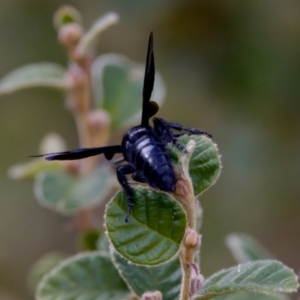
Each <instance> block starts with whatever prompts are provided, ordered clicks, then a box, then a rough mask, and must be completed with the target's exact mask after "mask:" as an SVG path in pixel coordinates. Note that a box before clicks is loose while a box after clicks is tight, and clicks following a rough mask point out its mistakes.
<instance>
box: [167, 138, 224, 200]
mask: <svg viewBox="0 0 300 300" xmlns="http://www.w3.org/2000/svg"><path fill="white" fill-rule="evenodd" d="M190 140H194V141H195V142H196V146H195V150H194V152H193V154H192V157H191V159H190V163H189V173H190V176H191V179H192V182H193V187H194V194H195V195H199V194H200V193H202V192H203V191H204V190H206V189H207V188H209V187H210V186H211V185H212V184H214V183H215V181H216V180H217V178H218V177H219V174H220V171H221V161H220V156H219V153H218V148H217V146H216V144H214V142H213V141H212V140H211V139H210V138H208V137H206V136H205V135H184V136H181V137H180V138H178V141H179V143H180V144H181V145H182V146H186V145H187V143H188V142H189V141H190ZM168 149H169V151H170V156H171V158H172V161H173V164H174V165H175V166H177V167H179V157H180V155H181V153H180V152H179V151H178V149H175V147H174V146H172V145H170V144H169V145H168Z"/></svg>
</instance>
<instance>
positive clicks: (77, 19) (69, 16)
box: [53, 5, 82, 30]
mask: <svg viewBox="0 0 300 300" xmlns="http://www.w3.org/2000/svg"><path fill="white" fill-rule="evenodd" d="M53 23H54V27H55V28H56V29H58V30H59V29H60V28H61V27H63V26H64V25H67V24H70V23H77V24H82V16H81V14H80V13H79V11H78V10H77V9H75V8H74V7H73V6H69V5H64V6H62V7H60V8H59V9H58V10H57V11H56V12H55V14H54V17H53Z"/></svg>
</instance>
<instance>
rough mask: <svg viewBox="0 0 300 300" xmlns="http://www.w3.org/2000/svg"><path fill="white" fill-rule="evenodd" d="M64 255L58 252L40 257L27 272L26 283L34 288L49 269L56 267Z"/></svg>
mask: <svg viewBox="0 0 300 300" xmlns="http://www.w3.org/2000/svg"><path fill="white" fill-rule="evenodd" d="M65 258H66V256H65V255H63V254H61V253H58V252H53V253H48V254H46V255H45V256H43V257H42V258H40V259H39V260H38V261H37V262H36V263H35V264H34V265H33V266H32V267H31V269H30V272H29V274H28V283H29V286H30V288H32V290H35V289H36V288H37V286H38V283H39V282H40V280H41V279H42V278H43V276H44V275H45V274H47V273H48V272H49V271H50V270H51V269H53V268H54V267H56V266H57V265H58V264H59V263H60V262H61V261H62V260H63V259H65Z"/></svg>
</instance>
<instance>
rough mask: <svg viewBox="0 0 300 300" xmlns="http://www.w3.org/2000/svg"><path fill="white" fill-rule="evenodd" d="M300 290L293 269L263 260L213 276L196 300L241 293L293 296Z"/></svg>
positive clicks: (240, 265)
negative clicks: (281, 293)
mask: <svg viewBox="0 0 300 300" xmlns="http://www.w3.org/2000/svg"><path fill="white" fill-rule="evenodd" d="M297 288H298V282H297V276H296V275H295V273H294V272H293V271H292V270H291V269H289V268H288V267H286V266H284V265H283V264H282V263H280V262H278V261H275V260H259V261H255V262H248V263H245V264H239V265H238V266H236V267H233V268H229V269H225V270H222V271H220V272H218V273H216V274H214V275H212V276H211V277H209V278H208V279H207V280H206V282H205V284H204V286H203V288H202V289H201V291H200V292H199V294H198V296H197V297H196V298H195V299H197V300H204V299H205V300H206V299H212V298H214V297H215V296H218V295H221V294H226V293H237V292H239V293H240V292H257V293H277V292H285V293H291V292H295V291H296V290H297Z"/></svg>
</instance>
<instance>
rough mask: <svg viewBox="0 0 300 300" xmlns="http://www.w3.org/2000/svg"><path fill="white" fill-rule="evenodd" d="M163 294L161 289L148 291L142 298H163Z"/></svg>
mask: <svg viewBox="0 0 300 300" xmlns="http://www.w3.org/2000/svg"><path fill="white" fill-rule="evenodd" d="M162 299H163V297H162V294H161V292H160V291H155V292H146V293H144V294H143V295H142V297H141V300H162Z"/></svg>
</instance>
